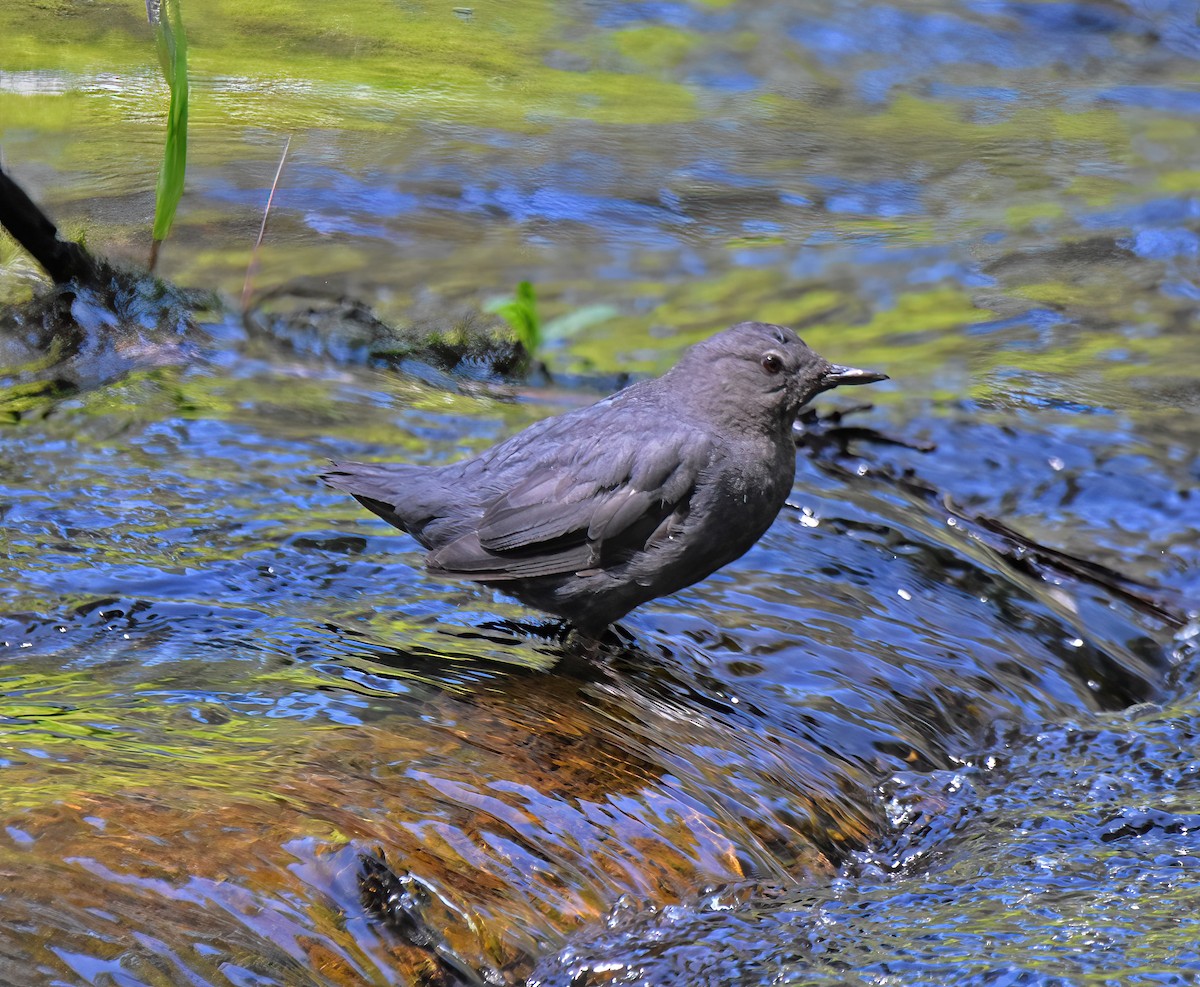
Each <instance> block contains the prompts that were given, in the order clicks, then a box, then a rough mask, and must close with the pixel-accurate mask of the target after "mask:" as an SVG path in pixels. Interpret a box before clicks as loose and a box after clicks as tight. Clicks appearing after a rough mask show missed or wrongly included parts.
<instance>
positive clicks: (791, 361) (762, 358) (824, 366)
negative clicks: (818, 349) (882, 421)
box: [676, 322, 888, 427]
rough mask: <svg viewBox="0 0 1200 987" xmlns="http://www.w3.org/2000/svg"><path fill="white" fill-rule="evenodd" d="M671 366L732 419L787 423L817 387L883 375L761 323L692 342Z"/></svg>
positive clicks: (741, 325) (867, 381) (707, 402)
mask: <svg viewBox="0 0 1200 987" xmlns="http://www.w3.org/2000/svg"><path fill="white" fill-rule="evenodd" d="M676 370H677V371H678V372H682V373H683V374H684V375H685V377H686V378H690V379H691V380H692V381H693V385H694V387H695V388H696V391H695V396H696V397H697V398H698V399H699V403H701V404H703V405H704V406H706V407H710V408H716V409H720V410H722V411H723V412H724V413H725V414H727V415H728V416H730V417H731V418H733V419H734V420H742V419H745V420H747V421H761V422H764V423H767V422H769V423H772V424H780V425H783V424H786V425H787V426H788V427H790V426H791V424H792V423H793V422H794V421H795V420H796V416H797V415H798V414H799V413H800V409H801V408H803V407H804V405H806V404H807V403H808V402H809V401H811V400H812V399H813V398H814V397H816V396H817V395H818V394H820V393H821V392H822V391H828V390H829V389H831V388H834V387H838V386H840V385H843V384H870V383H872V382H874V381H879V380H887V379H888V376H887V374H883V373H877V372H875V371H873V370H856V369H854V368H853V367H842V366H838V365H837V364H833V363H830V362H829V361H828V360H826V359H825V358H824V357H822V356H820V355H819V354H817V353H815V352H814V351H813V350H811V349H809V347H808V346H807V345H806V344H805V342H804V340H802V339H801V338H800V337H799V336H797V335H796V334H795V332H793V331H792V330H791V329H788V328H786V327H785V326H775V325H770V324H768V323H765V322H739V323H738V324H737V325H735V326H732V327H731V328H729V329H726V330H725V331H724V332H719V333H717V334H716V335H715V336H710V337H709V338H708V339H706V340H704V341H703V342H700V343H697V344H696V345H695V346H693V347H692V348H691V349H690V350H688V351H687V353H685V354H684V356H683V358H682V359H681V360H680V361H679V364H678V365H677V367H676Z"/></svg>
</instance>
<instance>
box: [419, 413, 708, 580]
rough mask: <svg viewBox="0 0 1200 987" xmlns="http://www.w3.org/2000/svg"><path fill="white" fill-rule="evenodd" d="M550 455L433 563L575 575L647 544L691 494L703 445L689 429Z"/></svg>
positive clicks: (502, 572) (486, 572) (599, 438)
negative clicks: (568, 453) (556, 455)
mask: <svg viewBox="0 0 1200 987" xmlns="http://www.w3.org/2000/svg"><path fill="white" fill-rule="evenodd" d="M571 451H572V453H573V456H574V458H573V459H568V458H567V457H566V456H565V455H563V456H559V457H556V458H551V459H549V460H547V461H543V462H542V463H541V464H539V466H538V468H536V469H532V470H530V472H529V475H528V478H527V479H525V480H523V481H521V482H520V483H518V484H516V485H515V486H513V487H512V488H511V489H509V490H507V491H505V492H503V493H502V494H500V495H499V496H497V497H496V498H495V499H494V500H492V501H491V503H489V504H487V505H486V507H485V510H484V512H483V516H482V517H481V518H480V521H479V524H478V526H477V528H476V529H475V530H474V531H471V532H469V533H467V534H465V535H463V536H462V537H460V538H458V539H456V540H455V541H452V542H450V543H449V544H448V545H445V546H444V547H442V548H440V549H438V550H437V551H436V552H432V553H430V555H429V557H428V559H427V564H428V565H429V566H430V567H431V568H435V569H441V570H444V571H446V572H453V573H460V574H462V575H465V576H469V577H471V578H475V579H488V580H504V579H521V578H526V577H529V576H544V575H554V574H560V573H569V572H578V571H581V570H586V569H589V568H594V567H597V566H602V565H605V564H607V563H609V562H612V561H614V560H619V559H620V558H621V557H622V556H623V555H627V554H628V553H630V552H634V551H638V550H640V549H642V548H644V547H645V545H646V542H647V540H648V539H649V538H650V536H651V535H652V534H653V533H654V532H655V531H656V530H657V529H658V527H659V525H660V524H662V522H663V520H664V519H665V518H667V517H669V516H670V515H672V514H673V513H675V512H676V511H677V510H679V509H680V508H681V507H684V506H685V505H686V502H687V501H688V499H689V498H690V497H691V495H692V491H693V490H694V488H695V485H696V482H697V480H698V479H699V477H700V473H701V471H702V470H703V469H704V467H705V466H706V465H707V464H708V461H709V457H710V452H711V448H710V443H709V441H708V439H707V438H706V437H705V436H703V435H699V434H696V433H694V432H685V431H679V432H674V433H669V434H666V435H656V436H650V437H648V438H646V439H643V440H641V441H638V442H633V441H628V440H623V439H622V440H617V441H616V442H615V443H613V442H606V441H605V438H604V436H603V435H596V436H595V441H594V443H593V446H592V449H591V450H590V451H589V452H588V453H587V454H585V455H584V456H582V457H581V456H580V455H579V450H578V447H577V446H576V447H575V448H574V449H572V450H571Z"/></svg>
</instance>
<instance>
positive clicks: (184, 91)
mask: <svg viewBox="0 0 1200 987" xmlns="http://www.w3.org/2000/svg"><path fill="white" fill-rule="evenodd" d="M158 15H159V16H158V18H157V21H156V24H157V27H158V57H159V61H160V62H161V63H162V66H163V73H164V75H166V78H167V85H168V86H169V87H170V89H171V106H170V110H169V112H168V116H167V140H166V144H165V146H164V148H163V160H162V167H161V168H159V171H158V189H157V194H156V201H155V204H154V239H155V242H158V243H160V242H162V241H163V240H165V239H166V238H167V234H168V233H169V232H170V231H171V224H172V223H173V222H174V221H175V209H176V207H177V206H178V205H179V200H180V198H182V196H183V178H184V172H185V171H186V170H187V119H188V77H187V36H186V35H185V34H184V30H183V14H182V12H181V10H180V0H162V4H161V7H160V8H159V10H158Z"/></svg>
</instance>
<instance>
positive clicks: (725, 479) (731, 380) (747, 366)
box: [322, 322, 887, 636]
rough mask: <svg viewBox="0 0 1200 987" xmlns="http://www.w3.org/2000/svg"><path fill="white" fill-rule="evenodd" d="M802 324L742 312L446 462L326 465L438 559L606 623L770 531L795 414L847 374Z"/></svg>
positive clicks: (781, 495)
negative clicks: (654, 368)
mask: <svg viewBox="0 0 1200 987" xmlns="http://www.w3.org/2000/svg"><path fill="white" fill-rule="evenodd" d="M877 380H887V375H886V374H881V373H875V372H873V371H869V370H854V369H852V368H850V367H839V366H835V365H833V364H831V363H829V362H828V361H827V360H825V359H823V358H822V357H820V356H818V355H817V354H816V353H814V352H813V351H812V350H811V349H809V348H808V347H807V346H806V345H805V344H804V342H803V341H802V340H801V339H800V338H799V337H798V336H797V335H796V334H795V333H794V332H793V331H792V330H791V329H786V328H784V327H783V326H773V325H767V324H765V323H762V322H742V323H739V324H738V325H736V326H733V327H732V328H730V329H726V330H725V331H724V332H721V333H718V334H717V335H715V336H711V337H710V338H708V339H706V340H704V341H703V342H701V343H697V344H696V345H695V346H693V347H692V348H691V349H689V350H688V351H687V352H686V353H684V355H683V357H682V358H681V359H680V361H679V363H678V364H676V365H675V367H674V368H672V369H671V370H669V371H668V372H667V373H666V374H664V375H663V376H662V377H659V378H657V379H654V380H643V381H638V382H637V383H636V384H632V385H630V386H629V387H627V388H625V389H624V390H622V391H618V392H617V393H616V394H613V395H611V396H610V397H607V398H605V399H604V400H602V401H600V402H599V403H597V404H594V405H591V406H590V407H587V408H580V409H579V410H577V411H571V412H568V413H567V414H565V415H559V416H558V417H556V418H547V419H545V420H544V421H540V422H537V423H536V424H534V425H531V426H530V427H529V428H527V429H525V430H524V431H523V432H519V433H518V434H516V435H514V436H513V437H512V438H510V439H506V440H505V441H504V442H501V443H500V444H499V445H496V446H493V447H492V448H490V449H488V450H487V451H486V452H482V453H480V454H479V455H478V456H476V457H474V458H473V459H465V460H462V461H460V462H457V463H451V464H450V465H448V466H434V467H427V466H413V465H409V464H405V463H352V462H346V463H334V464H333V465H332V466H331V468H330V469H329V470H328V471H327V472H325V473H323V474H322V478H323V479H324V480H325V482H326V483H328V484H329V485H330V486H331V487H336V488H337V489H338V490H344V491H346V492H347V493H350V494H353V495H354V497H355V499H357V500H358V502H359V503H360V504H362V505H363V506H364V507H366V508H367V509H368V510H371V511H374V512H375V513H376V514H378V515H379V516H380V517H381V518H383V519H384V520H385V521H388V522H390V523H391V524H394V525H395V526H396V527H398V528H401V529H402V530H404V531H407V532H408V533H409V534H411V535H412V536H413V537H414V538H416V540H417V541H418V542H420V543H421V544H422V545H423V546H424V547H425V548H427V549H429V553H428V555H426V556H425V565H426V567H427V568H428V569H430V570H431V571H433V572H436V573H441V574H445V575H448V576H459V577H463V578H465V579H473V580H475V581H477V582H480V583H485V584H487V585H492V586H496V587H498V588H500V589H502V590H503V591H504V592H506V593H509V594H510V595H512V596H515V597H516V598H517V599H518V600H521V601H523V602H525V603H528V604H530V605H532V606H535V607H538V608H540V609H542V610H546V611H549V612H550V613H552V614H557V615H558V616H560V617H564V618H566V620H567V621H568V622H570V623H571V624H572V625H574V626H575V627H576V628H578V629H579V630H580V631H582V632H583V633H585V634H588V635H593V636H594V635H595V634H597V633H598V632H599V631H601V630H603V628H604V627H605V626H606V625H608V624H611V623H612V622H613V621H615V620H618V619H619V618H621V617H623V616H624V615H625V614H627V613H628V612H629V611H630V610H632V609H633V608H634V607H636V606H638V605H639V604H642V603H645V602H646V601H647V600H651V599H654V598H655V597H657V596H663V595H665V594H667V593H673V592H675V591H676V590H678V589H682V588H683V587H684V586H690V585H691V584H692V583H694V582H696V581H697V580H700V579H703V578H704V577H705V576H707V575H709V574H710V573H712V572H714V571H716V570H717V569H719V568H720V567H721V566H723V565H725V563H726V562H732V561H733V560H734V559H736V558H737V557H738V556H740V555H742V554H743V553H744V552H745V551H746V550H747V549H748V548H749V547H750V546H751V545H753V544H754V543H755V542H756V541H758V539H759V537H760V536H761V535H762V534H763V532H764V531H766V530H767V528H768V527H770V525H771V522H772V521H774V520H775V515H776V514H778V513H779V511H780V509H781V508H782V507H783V503H784V501H785V500H786V499H787V496H788V493H789V491H790V490H791V489H792V483H793V481H794V479H795V475H796V444H795V440H794V439H793V437H792V426H793V425H794V424H795V421H796V415H797V414H799V412H800V409H801V407H803V405H804V404H806V403H807V402H808V401H809V400H810V399H811V398H813V397H814V396H815V395H817V394H819V393H821V392H822V391H827V390H829V389H830V388H832V387H837V386H838V385H839V384H869V383H871V382H873V381H877Z"/></svg>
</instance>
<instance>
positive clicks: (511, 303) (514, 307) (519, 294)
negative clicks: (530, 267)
mask: <svg viewBox="0 0 1200 987" xmlns="http://www.w3.org/2000/svg"><path fill="white" fill-rule="evenodd" d="M487 311H489V312H494V313H495V314H496V315H498V316H500V318H502V319H503V320H504V321H505V322H507V323H508V324H509V326H510V327H511V328H512V331H513V332H514V333H515V334H516V337H517V341H518V342H519V343H520V344H521V345H522V346H523V347H525V352H526V353H528V354H529V355H530V356H534V355H536V353H537V351H538V349H539V348H540V347H541V345H542V320H541V318H540V317H539V316H538V310H537V293H536V292H535V291H534V290H533V285H532V284H530V283H529V282H528V281H522V282H521V283H520V284H519V285H517V290H516V294H514V295H513V297H512V298H502V299H500V300H498V301H494V302H492V303H491V304H490V305H488V306H487Z"/></svg>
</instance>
